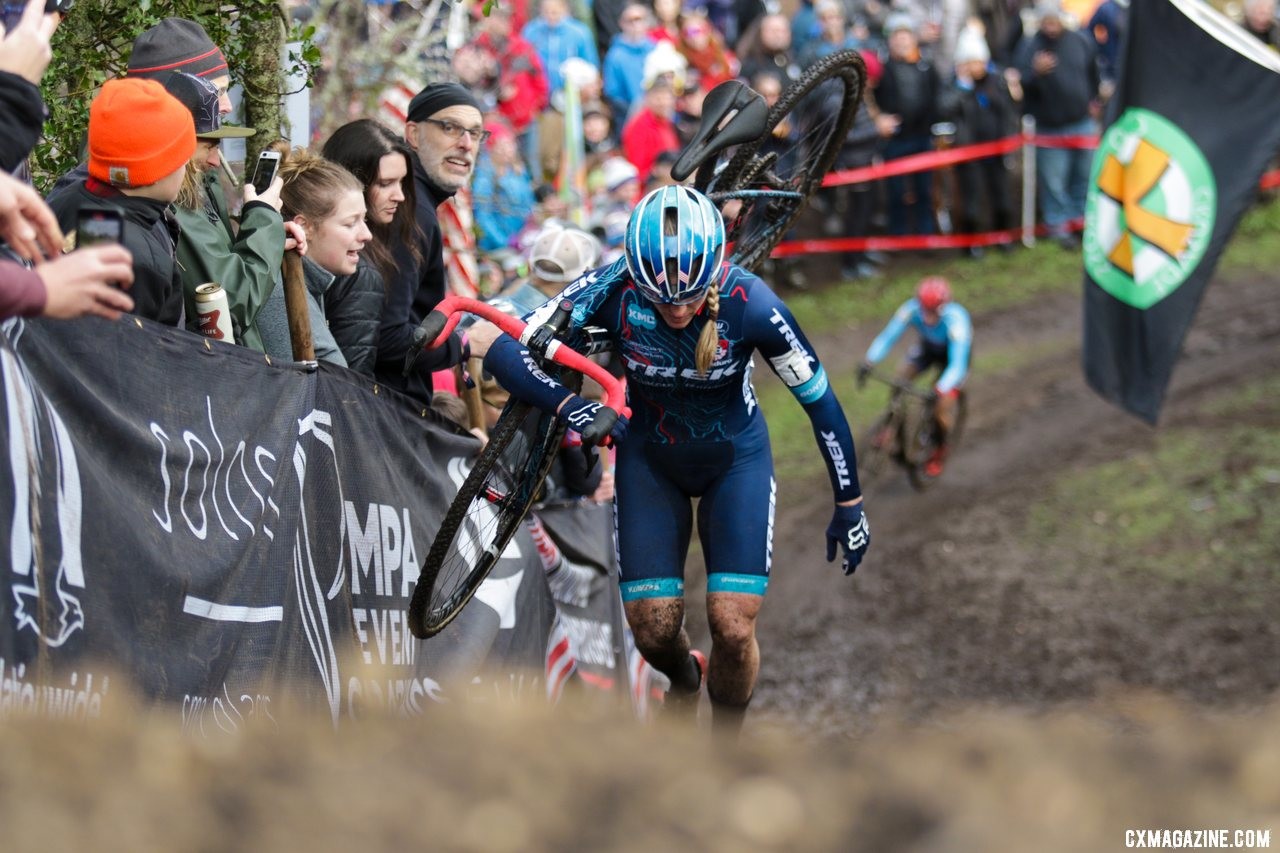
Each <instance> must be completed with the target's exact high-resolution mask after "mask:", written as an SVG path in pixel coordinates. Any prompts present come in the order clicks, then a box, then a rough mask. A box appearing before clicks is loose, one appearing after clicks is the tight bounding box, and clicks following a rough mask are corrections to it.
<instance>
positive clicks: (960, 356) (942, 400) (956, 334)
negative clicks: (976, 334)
mask: <svg viewBox="0 0 1280 853" xmlns="http://www.w3.org/2000/svg"><path fill="white" fill-rule="evenodd" d="M908 326H911V327H914V328H915V330H916V331H917V332H919V333H920V339H919V341H918V342H917V343H916V345H915V346H913V347H912V348H911V349H910V350H909V351H908V352H907V357H906V359H905V360H903V362H902V366H901V367H900V368H899V369H898V377H899V378H900V379H904V380H906V381H908V382H909V381H911V380H912V379H915V378H916V376H918V375H919V374H920V373H921V372H923V371H925V370H928V369H929V368H930V367H932V366H934V365H938V366H939V367H940V369H941V373H940V375H939V376H938V381H937V382H936V383H934V386H933V390H934V392H935V393H936V394H937V395H938V400H937V405H936V406H935V407H934V410H933V411H934V418H935V420H936V421H937V425H938V446H937V448H936V449H935V450H934V452H933V453H932V454H931V455H930V456H929V458H928V459H926V460H925V465H924V473H925V474H926V475H927V476H930V477H936V476H938V475H939V474H941V473H942V464H943V462H945V461H946V458H947V449H948V447H947V438H948V436H949V435H950V433H951V428H952V427H953V426H954V425H955V418H956V401H957V400H958V399H959V396H960V386H961V385H962V384H963V383H964V378H965V376H966V375H967V374H968V372H969V350H970V346H971V344H972V341H973V325H972V324H971V323H970V322H969V312H968V311H966V310H965V309H964V307H963V306H962V305H960V304H959V303H957V302H953V301H952V300H951V285H949V284H948V283H947V280H946V279H945V278H942V277H941V276H929V277H927V278H924V279H922V280H921V281H920V284H919V285H918V286H917V287H916V295H915V296H914V297H913V298H911V299H908V300H907V301H906V302H904V303H902V305H901V306H900V307H899V308H898V310H897V311H895V312H894V315H893V318H892V319H891V320H889V323H888V325H886V326H885V327H884V329H883V330H882V331H881V332H880V334H879V335H877V336H876V339H875V340H874V341H872V342H871V346H870V347H868V348H867V355H866V358H865V360H864V362H863V364H862V365H861V366H860V367H859V368H858V382H859V384H861V383H863V382H865V381H866V377H867V374H868V373H870V372H871V368H872V366H873V365H875V364H878V363H879V362H880V361H882V360H883V359H884V357H885V356H886V355H888V354H889V350H890V349H892V348H893V345H894V344H895V343H897V341H898V338H900V337H902V333H903V332H905V331H906V330H907V327H908Z"/></svg>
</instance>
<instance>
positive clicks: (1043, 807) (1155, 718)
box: [0, 280, 1280, 853]
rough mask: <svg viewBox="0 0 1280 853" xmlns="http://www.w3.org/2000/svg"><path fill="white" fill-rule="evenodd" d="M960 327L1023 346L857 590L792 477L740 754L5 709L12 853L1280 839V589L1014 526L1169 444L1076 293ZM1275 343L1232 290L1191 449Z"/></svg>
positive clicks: (558, 736)
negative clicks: (1084, 480)
mask: <svg viewBox="0 0 1280 853" xmlns="http://www.w3.org/2000/svg"><path fill="white" fill-rule="evenodd" d="M976 319H977V323H976V326H977V329H978V332H977V334H978V339H979V345H978V346H979V358H981V354H982V352H988V353H993V352H997V351H1004V352H1008V351H1010V350H1021V351H1023V352H1025V353H1030V354H1031V355H1029V356H1026V357H1025V358H1024V360H1022V361H1021V362H1019V366H1018V367H1017V369H1016V370H1014V371H1012V372H1011V373H995V374H983V373H982V372H981V371H979V373H978V374H977V375H976V376H975V379H974V381H973V382H972V384H971V386H970V392H971V397H970V399H971V404H972V409H971V412H972V419H971V421H970V424H969V429H968V432H967V436H966V439H965V444H964V446H963V447H962V448H961V449H960V451H958V452H957V454H956V456H955V458H954V460H953V461H952V464H951V465H950V467H949V469H948V471H947V473H946V475H945V477H944V478H943V480H942V481H940V482H939V483H938V484H937V487H936V488H935V489H934V490H932V491H930V492H928V493H926V494H923V495H920V494H916V493H914V492H912V491H911V490H910V488H909V487H908V486H907V484H906V481H905V477H899V478H897V479H896V480H895V481H894V482H891V483H890V484H889V485H888V486H886V487H885V488H883V489H880V490H877V491H876V492H875V493H874V494H870V495H869V496H868V506H869V515H870V519H871V523H872V534H873V545H872V551H871V555H870V557H869V559H868V560H867V562H866V563H865V564H864V566H863V567H862V568H861V569H859V571H858V573H857V575H856V576H855V577H854V578H853V579H847V578H844V577H843V576H842V575H841V574H840V573H839V572H838V571H837V570H836V569H835V568H833V567H832V566H830V565H828V564H826V563H825V561H824V559H823V558H824V556H825V555H824V553H823V549H824V545H823V539H822V531H823V529H824V527H825V525H826V523H827V520H828V518H829V515H830V502H829V497H828V494H829V490H828V487H827V485H826V483H825V482H820V483H813V484H808V486H809V487H806V484H803V483H794V482H784V483H783V485H782V491H781V494H780V498H779V518H778V524H777V535H776V538H775V562H774V566H775V576H774V579H773V582H772V585H771V587H770V590H769V595H768V600H767V602H766V605H765V609H764V614H763V617H762V620H761V626H760V639H761V645H762V647H763V667H762V672H761V678H760V682H759V686H758V688H757V694H756V701H755V704H754V706H753V717H752V718H750V719H749V720H748V723H747V727H746V736H745V737H744V739H743V740H742V742H741V743H739V744H738V745H737V746H736V747H734V748H729V747H727V746H726V745H725V744H718V743H715V742H713V741H712V740H711V739H710V738H709V737H708V733H707V732H706V731H705V729H702V730H692V729H690V728H688V727H687V726H681V727H673V726H671V725H664V724H663V722H662V721H661V720H660V721H658V722H657V723H655V724H651V725H649V726H645V727H642V726H638V725H636V724H635V722H634V721H633V720H631V719H629V718H628V717H627V716H626V715H625V714H622V713H620V712H612V713H611V712H607V711H605V710H603V709H600V708H598V707H594V708H583V707H580V706H577V705H575V704H573V703H572V702H569V701H566V702H565V703H564V704H562V705H561V706H560V707H559V708H556V709H548V708H546V707H542V706H538V707H533V708H522V707H512V706H509V705H505V704H502V705H493V706H485V705H480V706H469V707H461V706H458V707H451V706H445V707H442V708H439V709H433V712H432V713H431V714H430V715H427V716H426V717H424V718H422V719H418V720H385V719H371V720H365V721H362V722H360V723H346V724H344V726H343V728H342V729H341V730H340V731H338V732H336V733H335V731H334V730H333V729H332V727H331V725H330V724H329V722H328V720H327V718H322V717H316V716H308V715H305V714H303V715H300V718H296V717H295V718H293V719H294V720H295V722H293V723H290V725H288V726H284V727H281V728H274V727H258V726H251V727H249V728H248V729H247V730H243V731H241V732H240V733H239V734H237V735H235V736H225V737H215V738H212V739H209V740H196V739H194V738H190V737H184V736H183V735H182V734H181V733H180V732H178V731H177V728H176V726H174V725H173V722H172V715H171V712H164V713H163V714H162V715H161V716H153V715H155V714H156V713H157V712H154V711H147V710H143V709H141V708H139V709H137V710H135V711H132V712H131V711H127V710H119V711H116V712H114V713H112V714H111V715H109V716H108V718H107V719H105V720H103V721H99V722H97V723H95V724H93V725H90V726H75V725H71V724H67V723H58V722H52V721H48V720H39V719H20V718H19V719H8V720H6V721H4V722H3V723H0V839H3V840H2V841H0V849H4V850H40V851H44V850H76V851H82V850H86V849H93V850H101V851H114V850H121V851H124V850H129V851H135V850H195V851H221V850H243V849H261V850H294V849H298V850H308V851H327V850H353V849H354V850H387V851H391V850H395V851H402V850H416V849H425V850H469V851H470V850H474V851H485V853H491V852H492V853H505V851H512V853H515V852H516V851H529V850H601V849H621V850H645V851H655V850H733V851H754V850H778V851H793V850H866V851H877V853H879V851H887V850H919V851H961V853H967V851H989V850H1038V851H1039V850H1044V851H1058V850H1062V851H1069V850H1072V851H1073V850H1120V849H1124V848H1125V846H1126V841H1127V840H1128V841H1133V840H1135V838H1134V837H1129V838H1126V831H1128V830H1139V829H1142V830H1148V829H1157V830H1186V829H1189V830H1203V829H1225V830H1227V831H1228V832H1229V833H1232V835H1231V836H1230V838H1231V840H1232V841H1236V840H1239V841H1241V842H1247V841H1254V842H1255V843H1256V842H1260V841H1261V840H1262V839H1263V838H1264V836H1262V835H1260V834H1251V835H1241V836H1239V838H1238V839H1237V837H1236V836H1235V835H1234V832H1235V831H1236V830H1241V831H1242V832H1247V831H1251V830H1252V831H1256V832H1257V833H1265V832H1269V833H1271V835H1270V836H1265V838H1266V839H1267V840H1268V841H1269V842H1270V843H1272V844H1280V834H1277V833H1280V703H1278V702H1277V691H1276V688H1277V684H1278V683H1280V665H1278V664H1277V661H1278V660H1280V655H1278V654H1277V652H1278V651H1280V629H1277V625H1276V620H1275V619H1274V614H1275V613H1276V612H1278V611H1280V607H1277V605H1280V590H1278V589H1277V588H1276V585H1275V584H1274V583H1266V582H1261V581H1259V580H1258V579H1257V577H1255V576H1248V577H1244V578H1240V577H1207V578H1204V579H1201V580H1199V581H1197V582H1195V583H1185V582H1184V583H1169V584H1161V583H1154V582H1153V581H1152V580H1151V577H1150V576H1149V575H1142V574H1137V575H1135V574H1133V573H1117V572H1114V571H1111V570H1110V567H1108V566H1105V565H1090V564H1088V562H1087V561H1086V560H1084V559H1082V556H1081V555H1082V553H1083V551H1082V550H1081V549H1079V548H1076V547H1074V545H1073V543H1072V542H1069V541H1068V542H1064V541H1060V540H1057V539H1052V538H1050V539H1043V540H1036V539H1035V538H1034V537H1031V536H1028V535H1027V533H1026V530H1027V528H1026V525H1025V524H1024V521H1025V519H1026V515H1027V513H1028V511H1029V509H1030V508H1031V507H1033V506H1034V505H1035V504H1036V503H1037V502H1038V501H1041V500H1043V498H1044V495H1045V494H1046V493H1047V492H1048V490H1049V488H1050V486H1051V484H1052V483H1053V481H1054V479H1055V477H1057V476H1058V475H1059V474H1060V473H1061V472H1063V471H1064V470H1071V469H1074V468H1078V467H1080V466H1086V465H1090V464H1093V463H1095V462H1101V461H1106V460H1112V459H1119V458H1124V457H1126V456H1127V455H1130V454H1133V453H1136V452H1141V451H1144V450H1146V449H1149V448H1150V447H1151V446H1152V444H1153V442H1154V441H1155V436H1156V433H1155V432H1153V431H1152V430H1151V429H1150V428H1148V427H1146V426H1144V425H1142V424H1141V423H1139V422H1137V421H1135V420H1134V419H1132V418H1130V417H1128V416H1126V415H1124V414H1122V413H1120V412H1119V411H1117V410H1115V409H1114V408H1112V407H1110V406H1109V405H1107V404H1105V403H1103V402H1102V401H1100V400H1099V399H1098V398H1097V397H1096V396H1095V395H1094V394H1093V393H1092V392H1091V391H1089V390H1088V389H1087V388H1086V387H1085V386H1084V383H1083V380H1082V378H1081V371H1080V367H1079V346H1078V340H1079V338H1080V318H1079V299H1078V297H1072V296H1064V297H1061V298H1055V299H1048V300H1042V301H1040V302H1039V303H1037V304H1036V305H1035V306H1027V307H1021V308H1018V309H1015V310H1010V311H1007V312H1003V313H999V314H995V315H990V316H980V317H978V318H976ZM873 331H874V330H871V329H857V330H850V331H849V332H848V333H841V334H838V335H830V336H826V338H825V339H823V338H819V339H817V340H816V343H817V345H818V346H819V349H820V352H822V354H823V356H824V361H825V362H826V364H827V366H828V369H829V370H831V371H850V370H852V369H853V366H854V364H855V363H856V359H857V357H858V355H859V354H860V353H861V352H862V351H863V350H864V348H865V346H866V343H867V341H868V340H869V337H870V335H871V334H872V333H873ZM1277 341H1280V289H1278V288H1277V287H1276V286H1275V283H1274V281H1265V280H1225V281H1220V282H1217V283H1216V284H1215V285H1214V286H1213V287H1211V288H1210V290H1209V292H1208V296H1207V299H1206V302H1205V305H1204V306H1203V307H1202V310H1201V313H1200V317H1199V320H1198V322H1197V324H1196V326H1195V329H1194V331H1193V332H1192V334H1191V336H1190V338H1189V340H1188V345H1187V353H1186V356H1185V357H1184V359H1183V360H1182V362H1181V364H1180V365H1179V367H1178V370H1177V373H1176V374H1175V380H1174V384H1173V389H1172V394H1171V398H1170V401H1169V405H1168V407H1167V410H1166V412H1165V416H1164V425H1165V426H1187V427H1193V428H1194V427H1195V426H1197V424H1198V423H1199V422H1200V419H1206V418H1210V417H1211V416H1210V415H1208V414H1206V413H1205V411H1204V409H1203V406H1202V404H1204V403H1205V402H1206V401H1209V400H1212V399H1213V397H1214V395H1217V394H1222V393H1227V392H1229V391H1230V390H1231V389H1232V388H1233V387H1235V386H1236V385H1237V384H1238V382H1239V380H1240V379H1241V378H1242V377H1246V376H1258V375H1260V374H1266V373H1270V374H1273V375H1274V374H1275V373H1276V372H1277V371H1280V346H1278V345H1277ZM1037 354H1038V355H1037ZM757 375H759V374H757ZM1206 423H1207V421H1206ZM1259 425H1260V426H1268V425H1265V424H1259ZM1270 426H1272V427H1274V426H1276V425H1274V424H1273V425H1270ZM1171 499H1177V496H1172V497H1171ZM1080 512H1083V513H1088V512H1090V508H1089V507H1087V506H1084V507H1081V508H1080ZM1251 578H1252V579H1251ZM1246 599H1247V600H1248V601H1249V603H1250V605H1251V606H1249V607H1245V606H1239V607H1236V606H1234V602H1237V601H1244V600H1246ZM1206 600H1216V601H1219V602H1220V606H1218V607H1215V608H1210V609H1208V611H1206V608H1204V607H1200V606H1198V605H1199V604H1202V603H1203V602H1204V601H1206ZM1191 614H1194V616H1192V615H1191ZM694 627H695V634H696V633H698V631H697V625H696V624H695V626H694ZM703 644H704V647H705V638H704V639H703ZM704 710H705V709H704ZM290 716H292V715H290ZM1186 838H1187V839H1188V840H1194V836H1188V837H1186ZM1169 840H1171V839H1169Z"/></svg>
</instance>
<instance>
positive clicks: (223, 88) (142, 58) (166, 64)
mask: <svg viewBox="0 0 1280 853" xmlns="http://www.w3.org/2000/svg"><path fill="white" fill-rule="evenodd" d="M175 71H183V72H185V73H187V74H191V75H193V76H195V77H200V78H202V79H205V80H208V81H209V82H210V83H212V84H213V87H214V88H215V89H217V90H218V112H219V113H221V114H222V115H226V114H227V113H229V112H231V99H230V98H229V97H227V89H228V88H229V87H230V86H231V69H230V68H229V67H228V66H227V58H226V57H225V56H223V54H222V51H221V50H219V49H218V46H217V45H215V44H214V43H213V40H212V39H210V38H209V35H208V33H206V32H205V31H204V27H202V26H200V25H199V24H197V23H196V22H195V21H189V20H187V19H186V18H165V19H164V20H163V21H161V22H160V23H158V24H156V25H155V26H154V27H152V28H151V29H149V30H146V31H145V32H143V33H142V35H140V36H138V37H137V38H136V39H134V41H133V53H131V54H130V55H129V68H128V71H127V72H126V73H127V74H128V76H130V77H144V78H147V79H150V80H155V81H156V82H158V83H160V84H162V85H163V84H164V82H165V81H166V80H167V79H168V78H169V75H170V74H172V73H173V72H175Z"/></svg>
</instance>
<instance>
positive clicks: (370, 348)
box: [324, 258, 386, 376]
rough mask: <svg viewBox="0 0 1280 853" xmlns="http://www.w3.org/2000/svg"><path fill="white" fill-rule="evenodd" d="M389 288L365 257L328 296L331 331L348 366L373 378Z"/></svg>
mask: <svg viewBox="0 0 1280 853" xmlns="http://www.w3.org/2000/svg"><path fill="white" fill-rule="evenodd" d="M385 293H386V286H385V285H384V283H383V281H382V276H381V275H380V274H379V273H378V270H377V268H376V267H374V266H373V265H372V264H370V263H369V262H368V261H366V260H364V259H363V258H362V259H361V260H360V265H359V266H358V267H356V271H355V272H353V273H352V274H351V275H343V276H338V277H337V278H336V279H334V281H333V284H331V285H329V289H328V290H326V291H325V294H324V315H325V317H326V318H327V319H328V321H329V331H330V333H332V334H333V339H334V340H335V341H337V342H338V348H339V349H341V350H342V355H343V356H344V357H345V358H346V359H347V367H349V368H351V369H352V370H355V371H357V372H359V373H363V374H364V375H365V376H373V370H374V365H375V364H376V362H377V360H378V325H379V323H381V321H382V303H383V301H384V299H385Z"/></svg>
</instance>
